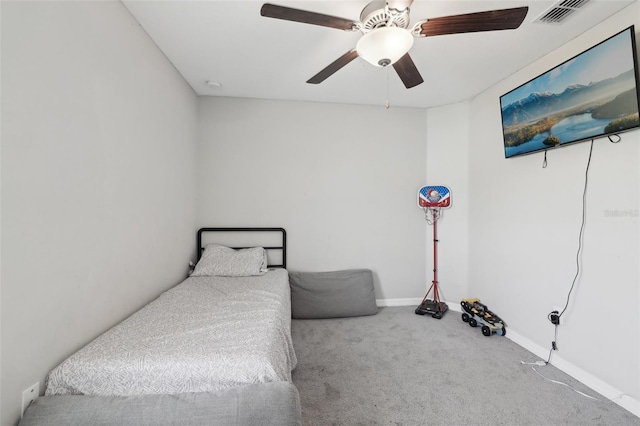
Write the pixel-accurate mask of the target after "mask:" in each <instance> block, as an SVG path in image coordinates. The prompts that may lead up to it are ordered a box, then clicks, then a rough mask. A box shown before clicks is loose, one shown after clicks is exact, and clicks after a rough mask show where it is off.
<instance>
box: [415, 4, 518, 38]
mask: <svg viewBox="0 0 640 426" xmlns="http://www.w3.org/2000/svg"><path fill="white" fill-rule="evenodd" d="M528 10H529V8H528V7H526V6H525V7H516V8H513V9H500V10H489V11H486V12H476V13H467V14H463V15H453V16H443V17H440V18H433V19H428V20H427V21H425V22H422V23H419V24H418V25H419V26H420V35H422V36H426V37H430V36H436V35H445V34H459V33H473V32H479V31H495V30H513V29H516V28H518V27H519V26H520V24H522V21H524V18H525V16H527V11H528Z"/></svg>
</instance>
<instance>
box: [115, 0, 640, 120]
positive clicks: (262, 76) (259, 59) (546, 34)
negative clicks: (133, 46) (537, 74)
mask: <svg viewBox="0 0 640 426" xmlns="http://www.w3.org/2000/svg"><path fill="white" fill-rule="evenodd" d="M122 1H123V3H124V5H125V6H126V7H127V8H128V9H129V11H130V12H131V14H132V15H133V16H134V17H135V18H136V19H137V21H138V22H139V23H140V24H141V26H142V27H143V28H144V29H145V30H146V32H147V33H148V34H149V36H150V37H151V38H152V39H153V40H154V42H155V43H156V44H157V45H158V47H159V48H160V49H161V50H162V51H163V52H164V54H165V55H166V56H167V57H168V58H169V60H170V61H171V62H172V63H173V64H174V66H175V67H176V68H177V70H178V71H179V72H180V73H181V74H182V76H183V77H184V78H185V79H186V81H187V82H188V83H189V84H190V85H191V87H192V88H193V90H194V91H195V92H196V93H197V94H198V95H201V96H229V97H248V98H260V99H282V100H302V101H318V102H336V103H352V104H365V105H384V104H385V102H386V100H387V90H388V93H389V94H388V97H389V100H390V103H391V105H394V106H407V107H422V108H428V107H432V106H437V105H446V104H450V103H455V102H461V101H465V100H468V99H471V98H473V97H474V96H475V95H477V94H479V93H481V92H482V91H484V90H485V89H487V88H488V87H491V86H492V85H494V84H495V83H497V82H499V81H501V80H503V79H504V78H505V77H507V76H509V75H510V74H513V73H514V72H516V71H518V70H520V69H522V68H523V67H525V66H527V65H528V64H530V63H532V62H534V61H535V60H536V59H538V58H540V57H542V56H544V55H545V54H547V53H549V52H551V51H553V50H554V49H556V48H557V47H559V46H561V45H563V44H564V43H566V42H567V41H569V40H571V39H573V38H575V37H576V36H578V35H580V34H581V33H583V32H585V31H586V30H588V29H589V28H591V27H593V26H595V25H596V24H598V23H599V22H602V21H603V20H605V19H607V18H608V17H609V16H611V15H613V14H614V13H616V12H618V11H620V10H621V9H623V8H624V7H626V6H628V5H630V4H631V3H633V2H634V1H640V0H590V2H588V3H587V4H586V5H585V6H583V7H582V8H581V9H580V10H579V11H577V12H575V13H573V14H572V15H570V16H569V17H568V18H567V19H566V20H565V21H564V22H563V23H562V24H559V25H558V24H541V23H534V22H533V21H534V20H535V19H536V18H538V17H539V16H540V15H541V14H542V13H543V12H545V11H547V9H549V8H550V7H552V6H554V5H555V4H556V3H557V1H555V0H551V1H547V0H499V1H494V0H491V1H485V0H474V1H459V0H448V1H434V0H415V1H414V3H413V4H412V6H411V26H413V24H414V23H415V22H417V21H418V20H422V19H425V18H433V17H439V16H448V15H456V14H462V13H471V12H480V11H485V10H493V9H505V8H511V7H520V6H528V7H529V12H528V14H527V16H526V18H525V20H524V22H523V24H522V25H521V26H520V28H518V29H516V30H506V31H493V32H481V33H469V34H456V35H444V36H436V37H431V38H418V39H416V40H415V43H414V45H413V48H412V49H411V51H410V54H411V57H412V58H413V61H414V62H415V64H416V66H417V68H418V70H419V71H420V73H421V75H422V77H423V78H424V80H425V81H424V83H423V84H421V85H419V86H417V87H414V88H412V89H406V88H405V87H404V85H403V84H402V82H401V81H400V79H399V78H398V76H397V74H396V73H395V71H394V70H393V68H392V67H388V68H385V69H382V68H377V67H374V66H372V65H369V64H367V63H366V62H365V61H364V60H362V59H360V58H356V60H354V61H353V62H351V63H350V64H348V65H346V66H345V67H344V68H342V69H341V70H339V71H338V72H337V73H335V74H334V75H332V76H331V77H329V78H328V79H327V80H325V81H324V82H323V83H321V84H319V85H312V84H307V83H306V81H307V80H308V79H309V78H310V77H312V76H313V75H315V74H316V73H317V72H319V71H320V70H321V69H323V68H324V67H326V66H327V65H329V64H330V63H331V62H333V61H334V60H335V59H337V58H338V57H339V56H341V55H343V54H344V53H346V52H347V51H349V50H351V49H353V48H354V47H355V45H356V42H357V41H358V38H359V35H360V33H359V32H344V31H341V30H336V29H332V28H326V27H320V26H316V25H308V24H301V23H297V22H289V21H283V20H279V19H272V18H265V17H262V16H260V7H261V6H262V4H263V3H264V2H263V1H254V0H241V1H237V0H236V1H220V0H208V1H187V0H163V1H152V0H122ZM269 2H271V3H274V4H278V5H282V6H288V7H293V8H298V9H304V10H309V11H313V12H318V13H323V14H327V15H333V16H338V17H342V18H347V19H351V20H359V19H360V12H361V10H362V9H363V8H364V7H365V6H366V5H367V4H368V2H367V0H363V1H335V0H325V1H278V0H270V1H269ZM550 65H552V64H550ZM207 81H215V82H219V83H221V85H222V86H221V87H219V88H212V87H209V86H208V85H207V84H206V82H207ZM387 88H388V89H387Z"/></svg>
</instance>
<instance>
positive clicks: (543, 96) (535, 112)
mask: <svg viewBox="0 0 640 426" xmlns="http://www.w3.org/2000/svg"><path fill="white" fill-rule="evenodd" d="M637 84H638V83H637V71H636V58H635V39H634V33H633V27H629V28H627V29H626V30H624V31H622V32H620V33H618V34H617V35H615V36H613V37H611V38H609V39H607V40H605V41H603V42H602V43H600V44H598V45H596V46H594V47H592V48H591V49H589V50H587V51H585V52H583V53H581V54H579V55H578V56H576V57H574V58H572V59H570V60H568V61H567V62H565V63H563V64H561V65H559V66H557V67H555V68H553V69H552V70H550V71H548V72H546V73H544V74H542V75H540V76H538V77H536V78H534V79H533V80H531V81H529V82H528V83H526V84H524V85H522V86H520V87H518V88H516V89H514V90H512V91H511V92H509V93H507V94H505V95H503V96H502V97H501V98H500V107H501V111H502V128H503V136H504V148H505V157H512V156H515V155H522V154H527V153H530V152H535V151H540V150H544V149H549V148H553V147H556V146H561V145H563V144H569V143H572V142H577V141H582V140H587V139H592V138H595V137H601V136H605V135H609V134H615V133H620V132H623V131H627V130H630V129H634V128H637V127H639V126H640V118H639V116H638V86H637Z"/></svg>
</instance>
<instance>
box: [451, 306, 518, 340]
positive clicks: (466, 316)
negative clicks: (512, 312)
mask: <svg viewBox="0 0 640 426" xmlns="http://www.w3.org/2000/svg"><path fill="white" fill-rule="evenodd" d="M460 305H462V321H464V322H466V323H469V326H471V327H477V326H478V325H480V326H481V327H482V334H483V335H485V336H487V337H489V336H491V335H492V334H497V335H498V336H504V335H505V334H507V328H506V326H505V323H504V321H502V320H501V319H500V317H499V316H497V315H496V314H494V313H493V312H491V311H490V310H489V309H488V308H487V305H483V304H482V303H480V299H462V301H461V302H460Z"/></svg>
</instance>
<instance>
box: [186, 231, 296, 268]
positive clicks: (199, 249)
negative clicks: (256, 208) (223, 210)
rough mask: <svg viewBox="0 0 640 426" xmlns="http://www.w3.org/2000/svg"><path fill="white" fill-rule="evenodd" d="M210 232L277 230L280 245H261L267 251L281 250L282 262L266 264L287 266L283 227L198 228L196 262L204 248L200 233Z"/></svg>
mask: <svg viewBox="0 0 640 426" xmlns="http://www.w3.org/2000/svg"><path fill="white" fill-rule="evenodd" d="M212 232H242V233H251V232H254V233H258V232H277V233H280V234H281V239H280V243H279V244H280V245H275V246H272V245H270V246H268V247H267V246H261V247H264V249H265V250H267V251H269V250H281V251H282V262H281V263H280V264H277V265H271V264H270V265H268V267H269V268H286V267H287V232H286V231H285V230H284V228H200V229H199V230H198V237H197V248H196V250H197V251H196V253H197V259H196V262H197V261H198V260H200V257H201V256H202V250H203V249H204V247H203V246H202V234H203V233H212ZM232 248H234V249H237V250H239V249H243V248H248V247H232Z"/></svg>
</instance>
